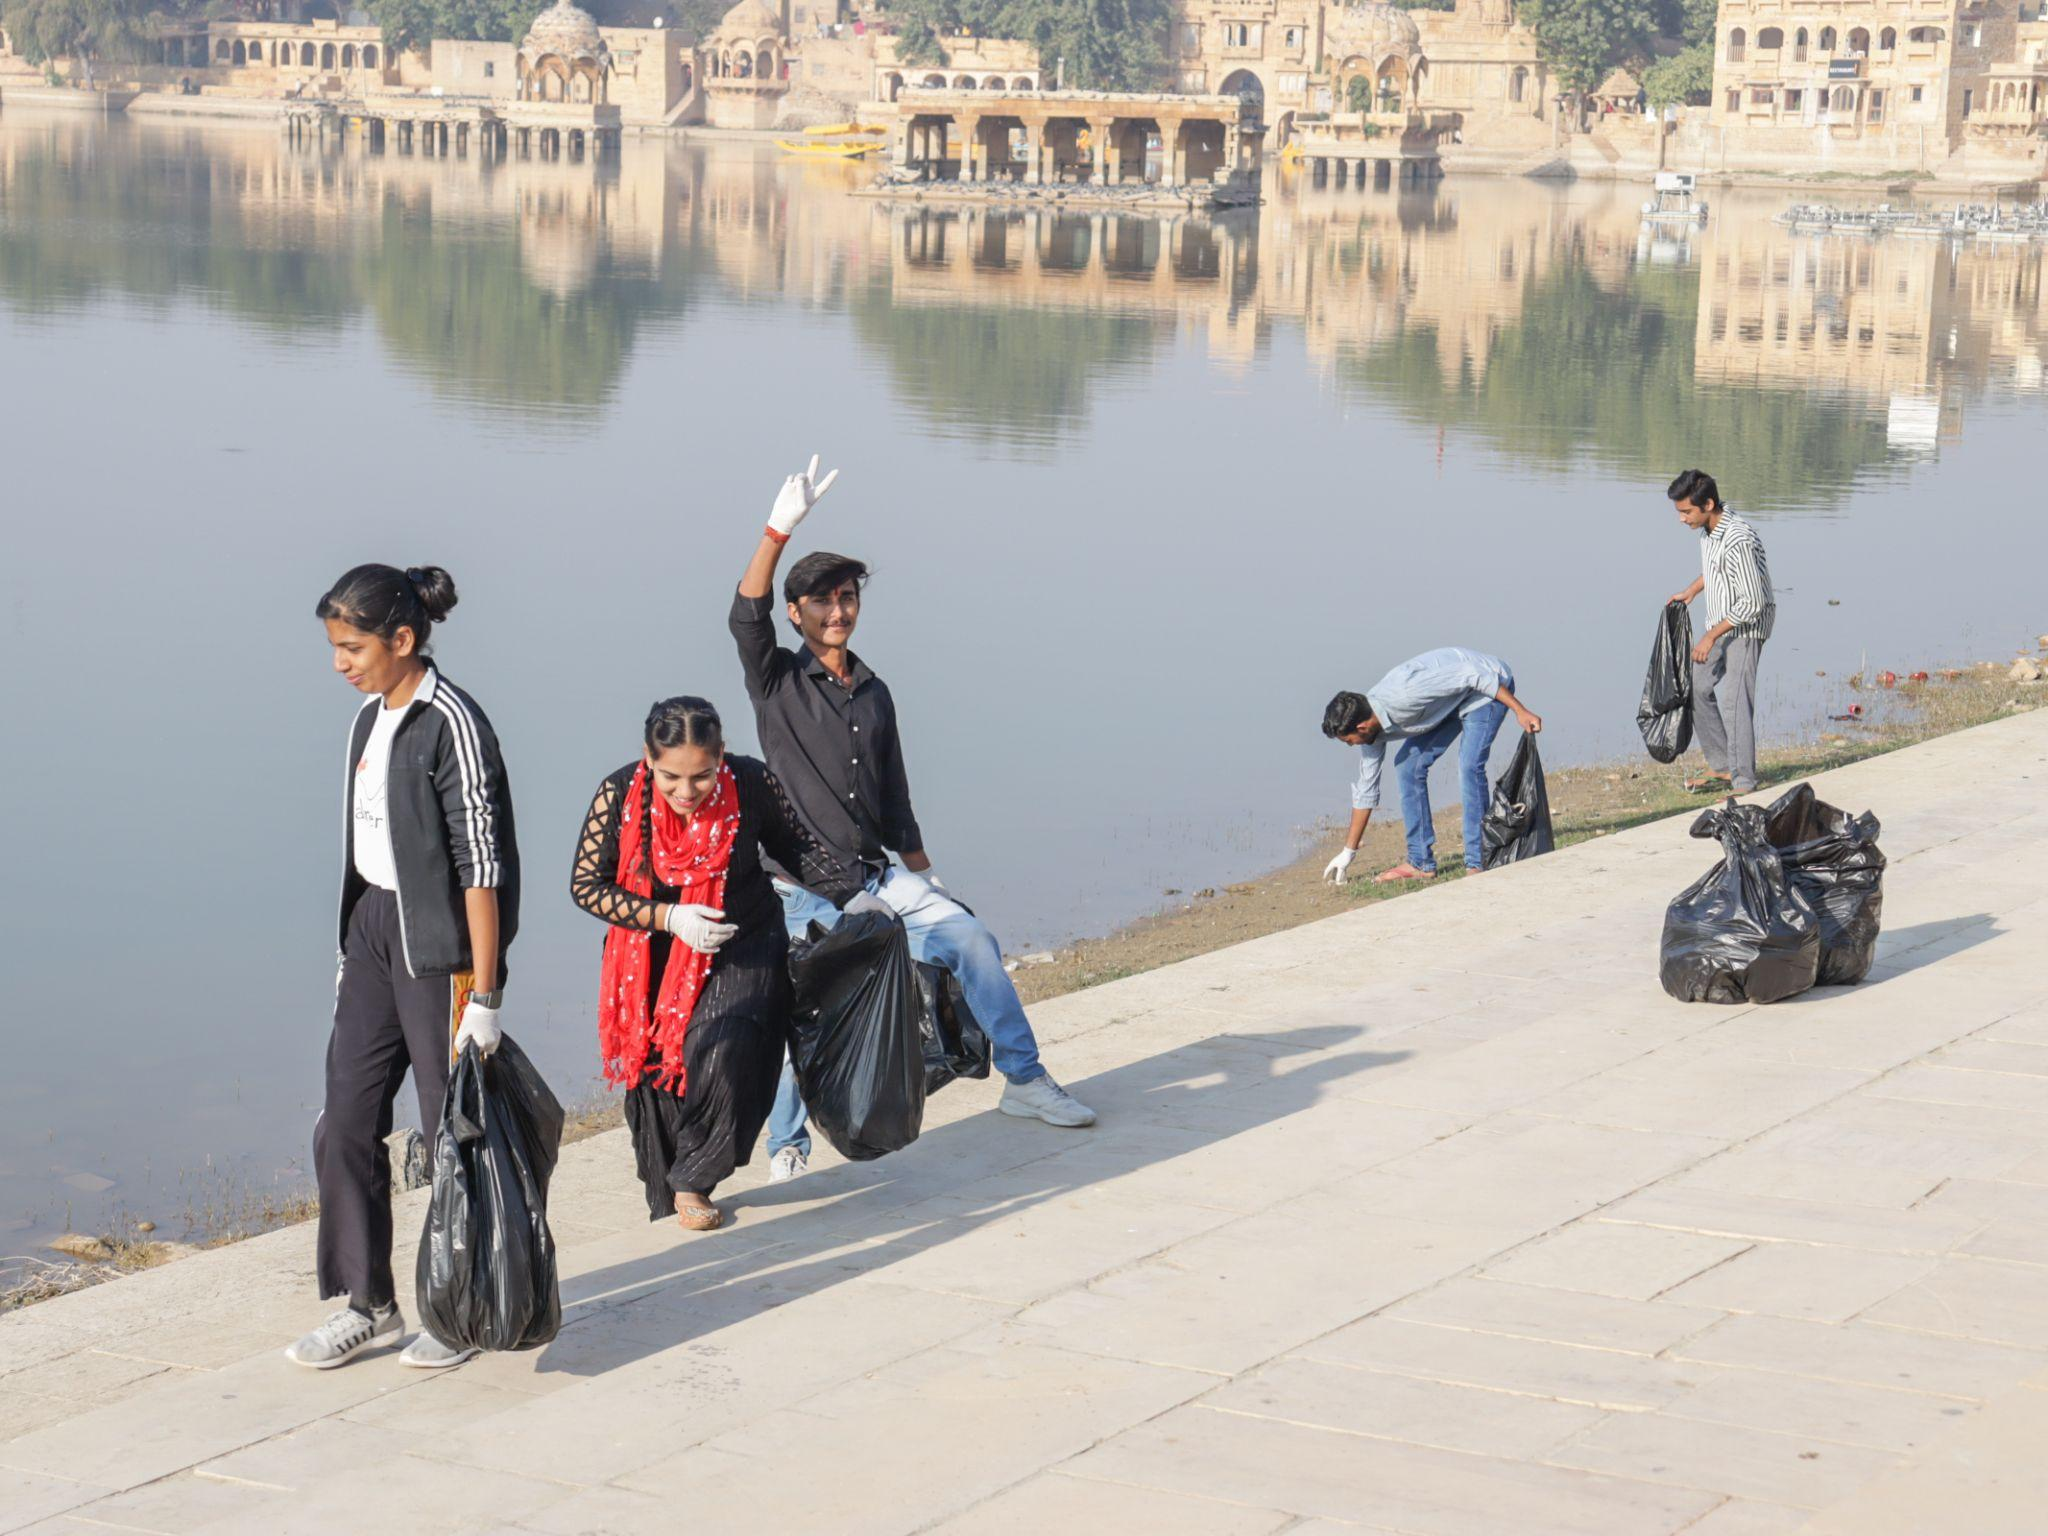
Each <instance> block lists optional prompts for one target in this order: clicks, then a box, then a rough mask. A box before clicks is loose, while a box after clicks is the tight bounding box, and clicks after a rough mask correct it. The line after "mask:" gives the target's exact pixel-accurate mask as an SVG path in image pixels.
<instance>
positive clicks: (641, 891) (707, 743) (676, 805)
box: [570, 697, 860, 1232]
mask: <svg viewBox="0 0 2048 1536" xmlns="http://www.w3.org/2000/svg"><path fill="white" fill-rule="evenodd" d="M642 740H643V744H644V748H645V751H644V754H643V756H642V758H641V760H640V761H639V762H637V763H629V764H627V765H626V766H625V767H623V768H621V769H619V770H618V771H617V772H616V773H614V774H612V775H610V776H609V777H608V778H606V779H605V781H604V782H603V783H602V784H600V785H599V786H598V788H597V794H596V796H595V798H593V799H592V801H591V802H590V814H589V815H588V816H587V817H586V818H585V820H584V823H583V836H582V838H581V839H580V840H579V842H578V844H577V848H576V865H575V870H574V872H573V873H572V875H571V877H570V889H571V892H572V894H573V895H574V897H575V901H576V904H577V905H578V906H579V907H581V908H583V910H584V911H586V912H589V913H591V914H592V915H593V916H595V917H599V918H602V919H603V920H604V921H605V922H607V923H609V924H610V925H611V926H610V928H609V930H608V931H607V932H606V934H605V942H604V966H603V973H602V982H601V985H600V990H599V994H598V1017H597V1031H598V1045H599V1048H600V1050H601V1051H602V1053H603V1058H604V1075H605V1080H606V1081H607V1082H609V1083H613V1084H616V1085H618V1086H620V1087H623V1088H624V1089H626V1123H627V1125H628V1127H629V1128H630V1129H631V1131H632V1136H633V1150H634V1155H635V1157H636V1158H637V1159H638V1162H639V1167H640V1177H641V1180H642V1182H644V1183H645V1184H646V1186H647V1208H648V1212H649V1214H650V1219H652V1220H655V1221H659V1220H661V1219H662V1218H663V1217H665V1216H667V1215H669V1214H670V1213H671V1212H673V1213H674V1215H675V1217H676V1219H677V1220H678V1221H680V1222H681V1223H682V1225H683V1226H684V1227H685V1228H687V1229H689V1230H691V1231H699V1232H708V1231H710V1230H711V1229H712V1228H714V1227H716V1226H717V1225H718V1224H719V1223H720V1221H721V1220H723V1217H722V1215H721V1213H720V1211H719V1210H718V1208H717V1207H716V1206H715V1205H713V1204H712V1203H711V1192H712V1190H713V1189H714V1188H716V1187H717V1186H718V1185H719V1184H720V1183H721V1182H722V1181H723V1180H725V1179H726V1178H728V1177H729V1176H730V1175H731V1173H732V1171H733V1169H734V1168H736V1167H739V1166H742V1165H744V1164H745V1163H746V1162H747V1160H748V1158H749V1157H750V1156H751V1155H752V1152H753V1147H754V1142H755V1140H756V1139H757V1138H758V1137H759V1136H760V1133H761V1126H762V1124H763V1123H764V1122H765V1121H766V1120H767V1118H768V1110H769V1107H770V1105H771V1104H772V1103H773V1102H774V1098H775V1086H776V1082H777V1079H778V1077H779V1076H780V1074H781V1069H782V1055H783V1049H784V1046H785V1043H786V1041H787V1038H788V1034H789V1011H790V1004H791V996H790V985H789V968H788V952H789V940H788V937H787V932H786V930H785V928H784V926H783V919H782V902H781V900H780V898H779V897H778V896H777V895H776V893H775V888H774V886H773V885H772V884H770V882H769V876H768V874H767V872H766V871H765V870H764V869H763V868H762V861H761V856H762V853H763V852H764V851H765V852H766V853H767V855H768V857H769V858H771V859H773V860H774V861H775V863H776V864H777V865H779V866H780V867H781V869H782V870H783V871H784V872H786V873H787V874H789V875H793V876H795V877H796V879H797V880H798V881H800V882H801V883H802V884H804V885H806V886H809V887H810V888H811V889H813V890H815V891H817V892H818V893H819V894H820V895H822V896H825V897H827V898H828V899H830V900H831V901H832V902H833V903H834V904H835V905H843V904H844V903H845V902H846V901H847V900H848V899H849V898H851V897H852V896H854V895H855V894H856V893H857V892H858V890H859V889H860V887H859V885H858V883H857V882H856V881H855V880H854V879H853V877H852V876H851V875H850V874H849V873H848V872H847V871H845V870H844V869H842V868H841V867H840V865H839V863H838V861H837V860H836V859H835V858H834V857H833V856H832V855H831V854H830V853H828V852H826V851H825V850H824V849H823V848H822V847H821V846H820V845H819V844H818V842H817V840H816V839H815V838H813V837H812V836H811V835H810V833H809V832H808V831H806V830H805V828H804V825H803V823H802V821H801V820H800V819H799V818H798V816H797V814H796V811H795V809H794V808H793V807H792V806H791V805H790V803H789V801H788V799H787V797H786V796H785V795H784V794H783V791H782V786H781V785H779V784H778V783H776V781H775V778H774V776H773V775H772V774H770V773H769V772H768V769H767V767H766V766H765V765H764V764H762V763H760V762H757V761H756V760H754V759H753V758H749V757H728V756H727V755H726V752H725V733H724V730H723V728H722V727H721V725H720V724H719V719H718V711H717V710H715V709H713V708H712V707H711V705H710V704H708V703H707V702H705V701H704V700H703V699H699V698H690V697H682V698H674V699H664V700H663V701H662V702H660V703H659V704H656V705H655V706H654V708H653V709H652V710H651V711H650V712H649V713H648V716H647V723H646V728H645V730H644V731H643V733H642Z"/></svg>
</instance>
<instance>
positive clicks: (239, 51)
mask: <svg viewBox="0 0 2048 1536" xmlns="http://www.w3.org/2000/svg"><path fill="white" fill-rule="evenodd" d="M234 59H235V62H236V63H237V64H246V63H248V62H249V50H248V49H247V48H246V47H245V46H244V45H243V43H242V40H241V39H240V38H239V37H238V38H236V39H235V54H234Z"/></svg>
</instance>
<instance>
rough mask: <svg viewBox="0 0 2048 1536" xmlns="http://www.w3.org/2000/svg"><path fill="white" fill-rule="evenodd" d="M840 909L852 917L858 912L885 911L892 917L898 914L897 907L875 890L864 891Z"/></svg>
mask: <svg viewBox="0 0 2048 1536" xmlns="http://www.w3.org/2000/svg"><path fill="white" fill-rule="evenodd" d="M839 910H840V912H841V913H842V914H844V915H845V916H847V917H852V916H853V915H854V914H855V913H856V912H883V913H886V914H888V915H889V916H890V917H894V916H895V915H896V909H895V908H894V907H892V906H890V905H889V903H887V902H886V901H884V900H882V898H881V897H879V896H877V895H876V894H875V893H874V892H873V891H862V892H861V893H860V894H859V895H857V896H855V897H854V898H853V900H851V901H849V902H848V903H847V904H846V905H845V906H843V907H841V908H840V909H839Z"/></svg>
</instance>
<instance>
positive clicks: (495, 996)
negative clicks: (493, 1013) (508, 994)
mask: <svg viewBox="0 0 2048 1536" xmlns="http://www.w3.org/2000/svg"><path fill="white" fill-rule="evenodd" d="M469 1000H470V1001H471V1002H472V1003H475V1004H476V1005H477V1007H479V1008H492V1009H496V1008H502V1007H504V1006H505V989H504V988H503V987H494V988H492V989H491V990H490V991H489V992H478V991H476V990H475V989H474V988H472V989H471V991H470V994H469Z"/></svg>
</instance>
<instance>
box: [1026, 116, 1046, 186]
mask: <svg viewBox="0 0 2048 1536" xmlns="http://www.w3.org/2000/svg"><path fill="white" fill-rule="evenodd" d="M1023 122H1024V180H1025V183H1026V184H1027V185H1029V186H1034V187H1039V186H1043V185H1045V152H1046V148H1047V145H1046V142H1045V121H1044V119H1042V118H1041V119H1040V120H1039V121H1037V122H1033V121H1032V120H1031V119H1030V118H1028V117H1027V118H1025V119H1024V120H1023Z"/></svg>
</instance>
